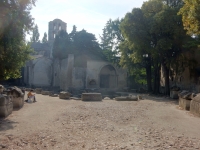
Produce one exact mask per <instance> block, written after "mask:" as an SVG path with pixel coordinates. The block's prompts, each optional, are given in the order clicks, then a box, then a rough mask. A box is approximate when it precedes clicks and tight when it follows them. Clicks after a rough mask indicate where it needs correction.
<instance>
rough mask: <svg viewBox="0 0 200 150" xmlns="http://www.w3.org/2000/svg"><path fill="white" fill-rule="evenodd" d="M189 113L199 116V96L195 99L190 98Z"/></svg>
mask: <svg viewBox="0 0 200 150" xmlns="http://www.w3.org/2000/svg"><path fill="white" fill-rule="evenodd" d="M190 112H191V113H193V114H195V115H197V116H200V94H197V95H196V96H195V97H193V98H192V101H191V103H190Z"/></svg>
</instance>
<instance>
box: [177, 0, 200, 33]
mask: <svg viewBox="0 0 200 150" xmlns="http://www.w3.org/2000/svg"><path fill="white" fill-rule="evenodd" d="M183 1H184V5H183V7H182V8H181V9H180V11H179V13H178V14H179V15H182V20H183V25H184V28H185V29H186V30H187V33H188V34H189V35H194V34H195V35H199V34H200V2H199V0H183Z"/></svg>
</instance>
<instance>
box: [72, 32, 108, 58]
mask: <svg viewBox="0 0 200 150" xmlns="http://www.w3.org/2000/svg"><path fill="white" fill-rule="evenodd" d="M72 41H73V48H74V50H73V51H74V53H76V54H77V53H78V54H83V53H88V54H89V53H92V54H94V55H97V56H99V57H102V58H104V55H103V53H102V50H101V49H100V46H99V43H98V42H97V39H96V37H95V35H94V34H92V33H88V32H87V31H86V30H84V29H83V30H81V31H78V32H75V34H74V36H73V38H72Z"/></svg>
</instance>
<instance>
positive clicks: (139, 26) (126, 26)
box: [120, 8, 152, 91]
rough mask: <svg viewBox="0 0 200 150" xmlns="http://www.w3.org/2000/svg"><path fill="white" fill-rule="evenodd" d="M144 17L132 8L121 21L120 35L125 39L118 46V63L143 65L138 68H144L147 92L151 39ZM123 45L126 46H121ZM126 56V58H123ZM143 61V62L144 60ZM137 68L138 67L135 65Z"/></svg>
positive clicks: (149, 78)
mask: <svg viewBox="0 0 200 150" xmlns="http://www.w3.org/2000/svg"><path fill="white" fill-rule="evenodd" d="M145 19H146V18H145V17H144V14H143V12H142V10H141V9H140V8H134V9H133V10H132V12H131V13H127V14H126V16H125V18H124V19H123V21H122V23H121V25H120V29H121V31H122V35H123V36H124V37H125V43H124V42H123V43H122V44H120V45H121V46H120V52H121V54H122V56H123V57H121V60H120V63H122V62H126V61H127V60H130V61H128V62H129V64H130V62H132V65H129V66H133V65H134V64H138V63H141V64H144V63H145V65H140V68H142V67H145V68H146V79H147V85H148V91H151V90H152V86H151V80H152V78H151V61H152V59H151V55H150V53H151V49H152V47H151V37H150V33H149V24H148V22H149V20H148V19H146V20H145ZM123 44H125V45H127V46H123ZM143 55H145V56H146V55H148V58H146V59H145V58H144V57H143ZM125 56H126V57H125ZM144 59H145V60H144ZM137 66H138V65H137Z"/></svg>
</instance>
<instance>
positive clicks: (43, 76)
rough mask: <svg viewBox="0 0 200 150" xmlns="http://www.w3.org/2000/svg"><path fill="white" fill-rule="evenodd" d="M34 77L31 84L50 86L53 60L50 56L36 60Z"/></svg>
mask: <svg viewBox="0 0 200 150" xmlns="http://www.w3.org/2000/svg"><path fill="white" fill-rule="evenodd" d="M33 63H34V68H33V72H32V74H33V78H32V82H31V85H34V86H36V87H39V86H50V85H51V79H52V68H51V65H52V61H51V60H50V59H49V58H45V57H42V58H38V59H36V60H34V62H33Z"/></svg>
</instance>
